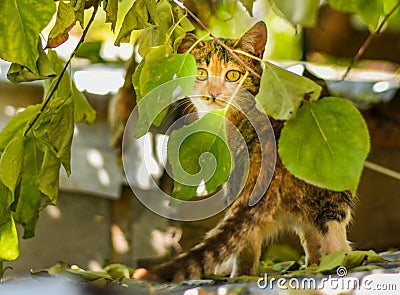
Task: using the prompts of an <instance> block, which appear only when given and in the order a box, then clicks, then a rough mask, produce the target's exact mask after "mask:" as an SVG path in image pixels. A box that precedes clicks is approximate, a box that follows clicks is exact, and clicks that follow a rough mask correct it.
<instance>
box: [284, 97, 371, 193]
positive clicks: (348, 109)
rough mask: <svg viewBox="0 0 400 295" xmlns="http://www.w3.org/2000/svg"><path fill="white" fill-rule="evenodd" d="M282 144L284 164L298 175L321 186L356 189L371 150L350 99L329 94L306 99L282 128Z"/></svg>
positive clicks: (359, 115)
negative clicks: (311, 99) (317, 99)
mask: <svg viewBox="0 0 400 295" xmlns="http://www.w3.org/2000/svg"><path fill="white" fill-rule="evenodd" d="M278 145H279V155H280V157H281V159H282V162H283V164H284V165H285V166H286V168H287V169H288V170H289V171H290V172H291V173H292V174H293V175H294V176H296V177H298V178H300V179H302V180H304V181H306V182H309V183H311V184H313V185H316V186H319V187H323V188H327V189H331V190H335V191H344V190H351V191H352V192H355V191H356V188H357V185H358V181H359V179H360V176H361V171H362V168H363V164H364V160H365V158H366V156H367V154H368V152H369V134H368V129H367V126H366V124H365V122H364V120H363V118H362V116H361V114H360V113H359V111H358V110H357V108H356V107H355V106H354V105H353V104H352V103H351V102H350V101H348V100H345V99H342V98H337V97H326V98H323V99H321V100H320V101H317V102H307V101H305V102H304V105H303V106H302V107H301V108H300V109H299V111H298V112H297V116H296V118H294V119H292V120H290V121H288V122H287V124H286V126H285V127H284V128H283V129H282V132H281V136H280V139H279V144H278Z"/></svg>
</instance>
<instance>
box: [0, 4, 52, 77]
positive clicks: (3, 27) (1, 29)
mask: <svg viewBox="0 0 400 295" xmlns="http://www.w3.org/2000/svg"><path fill="white" fill-rule="evenodd" d="M55 10H56V5H55V2H54V1H53V0H2V1H0V11H1V13H2V17H1V18H0V36H1V38H0V56H1V57H2V58H3V59H5V60H8V61H11V62H14V63H17V64H20V65H22V66H25V67H27V68H28V69H29V70H30V71H31V72H33V73H34V74H36V75H38V74H39V71H38V69H37V68H36V61H37V60H38V58H39V52H38V51H37V42H38V36H39V33H40V32H41V31H42V30H43V29H44V27H45V26H46V25H47V24H48V23H49V21H50V20H51V18H52V16H53V14H54V12H55Z"/></svg>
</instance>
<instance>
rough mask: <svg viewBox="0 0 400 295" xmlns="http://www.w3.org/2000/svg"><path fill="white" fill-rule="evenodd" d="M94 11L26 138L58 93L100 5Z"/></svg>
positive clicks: (32, 122)
mask: <svg viewBox="0 0 400 295" xmlns="http://www.w3.org/2000/svg"><path fill="white" fill-rule="evenodd" d="M93 7H94V9H93V12H92V16H91V17H90V20H89V22H88V24H87V25H86V27H85V29H84V31H83V33H82V36H81V38H80V39H79V42H78V44H77V45H76V46H75V49H74V51H73V52H72V53H71V55H70V57H69V59H68V61H67V62H66V64H65V65H64V67H63V69H62V70H61V73H60V74H59V76H58V77H57V80H56V83H55V85H54V87H53V88H52V90H51V92H50V94H49V95H48V97H47V98H46V99H45V101H44V102H43V105H42V107H41V108H40V110H39V112H38V113H37V115H36V116H35V117H34V118H33V120H32V121H31V122H30V123H29V125H28V128H27V129H26V130H25V132H24V136H26V135H27V134H28V132H29V131H30V130H31V129H32V127H33V125H35V123H36V122H37V120H38V119H39V117H40V116H41V114H42V113H43V111H44V110H45V109H46V107H47V105H48V104H49V102H50V101H51V99H52V98H53V96H54V94H55V93H56V91H57V89H58V87H59V86H60V83H61V80H62V78H63V76H64V74H65V72H66V71H67V69H68V67H69V65H70V63H71V60H72V59H73V58H74V56H75V54H76V52H77V51H78V49H79V47H80V46H81V44H82V43H83V42H84V41H85V38H86V35H87V33H88V31H89V28H90V26H91V25H92V23H93V21H94V19H95V16H96V14H97V10H98V8H99V6H98V4H97V5H93Z"/></svg>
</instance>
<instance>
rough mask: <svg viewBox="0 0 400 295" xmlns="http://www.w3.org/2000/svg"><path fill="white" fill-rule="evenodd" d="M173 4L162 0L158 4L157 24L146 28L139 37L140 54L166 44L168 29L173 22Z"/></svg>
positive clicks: (142, 54) (143, 54)
mask: <svg viewBox="0 0 400 295" xmlns="http://www.w3.org/2000/svg"><path fill="white" fill-rule="evenodd" d="M171 11H172V8H171V4H169V2H168V1H167V0H162V1H160V2H159V3H158V4H157V7H156V15H157V20H158V21H157V24H156V25H151V26H149V27H147V28H145V29H144V30H143V31H142V33H141V34H140V38H139V54H140V55H141V56H145V55H146V54H147V53H148V52H149V50H150V48H151V47H157V46H160V45H164V44H165V43H166V40H167V36H168V31H169V29H170V27H171V26H172V24H173V17H172V14H171Z"/></svg>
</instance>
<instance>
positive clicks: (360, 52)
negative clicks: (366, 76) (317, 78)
mask: <svg viewBox="0 0 400 295" xmlns="http://www.w3.org/2000/svg"><path fill="white" fill-rule="evenodd" d="M399 6H400V1H398V2H397V3H396V5H395V6H394V7H393V8H392V9H391V10H390V11H389V12H388V13H387V14H386V15H385V17H384V18H383V20H382V21H381V23H380V24H379V26H378V28H377V29H376V31H375V32H373V33H371V34H370V35H369V36H368V38H367V39H366V40H365V41H364V43H363V44H362V45H361V47H360V49H358V51H357V53H356V54H355V55H354V56H353V58H352V59H351V61H350V64H349V66H348V67H347V69H346V72H345V73H344V75H343V76H342V80H344V79H346V77H347V76H348V74H349V72H350V70H351V68H352V67H353V65H354V63H355V62H357V61H358V60H359V59H360V58H361V56H362V55H363V54H364V52H365V50H366V49H367V48H368V46H369V45H370V44H371V42H372V41H373V40H374V39H375V38H376V37H378V36H379V35H380V33H381V31H382V29H383V27H384V25H385V24H386V23H387V21H388V20H389V18H390V16H391V15H392V14H393V13H394V12H395V11H396V10H397V8H399Z"/></svg>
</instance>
